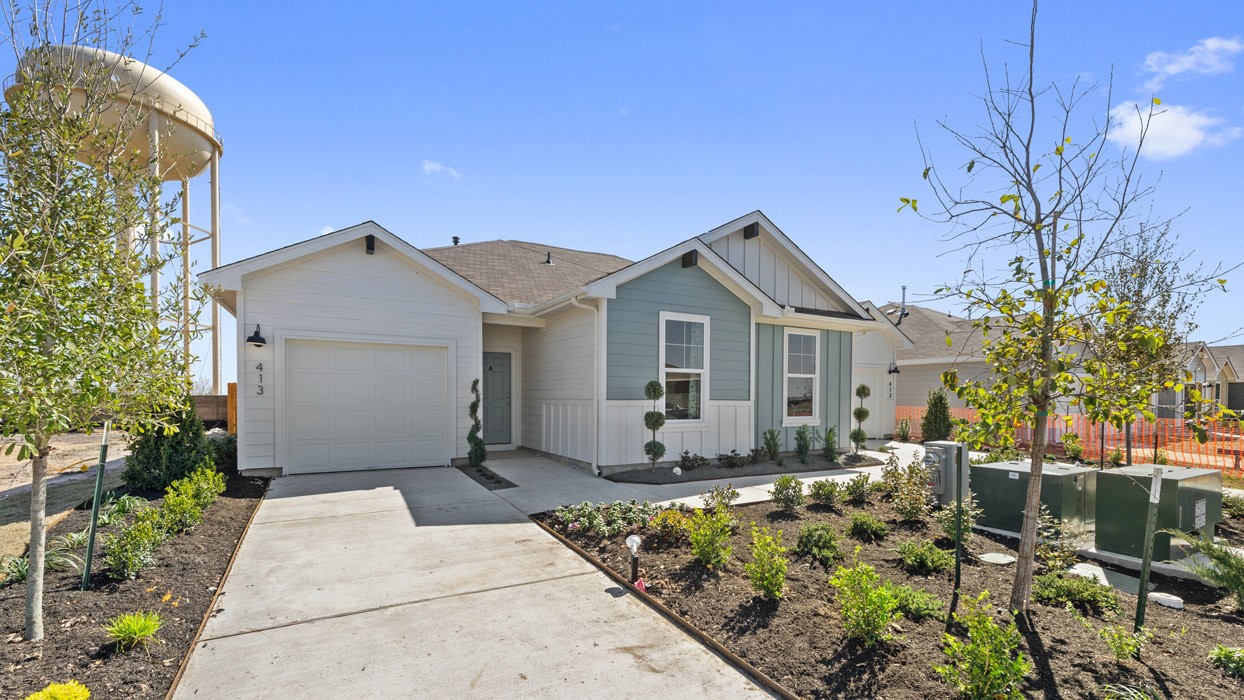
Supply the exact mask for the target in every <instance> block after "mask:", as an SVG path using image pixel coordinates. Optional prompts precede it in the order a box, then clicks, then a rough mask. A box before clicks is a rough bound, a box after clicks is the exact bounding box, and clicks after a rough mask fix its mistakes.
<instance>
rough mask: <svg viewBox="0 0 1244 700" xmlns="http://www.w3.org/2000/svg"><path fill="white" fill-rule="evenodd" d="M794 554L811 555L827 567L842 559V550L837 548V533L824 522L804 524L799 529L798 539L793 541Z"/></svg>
mask: <svg viewBox="0 0 1244 700" xmlns="http://www.w3.org/2000/svg"><path fill="white" fill-rule="evenodd" d="M795 554H798V555H800V556H805V557H812V558H813V559H815V560H817V561H818V562H820V563H821V566H823V567H825V568H826V569H828V568H829V567H831V566H833V565H834V564H835V563H836V562H837V561H838V560H840V559H842V550H841V549H839V548H838V533H836V532H834V528H833V527H831V526H829V525H827V524H825V523H813V524H811V525H804V526H803V529H801V530H800V531H799V540H798V541H797V542H796V543H795Z"/></svg>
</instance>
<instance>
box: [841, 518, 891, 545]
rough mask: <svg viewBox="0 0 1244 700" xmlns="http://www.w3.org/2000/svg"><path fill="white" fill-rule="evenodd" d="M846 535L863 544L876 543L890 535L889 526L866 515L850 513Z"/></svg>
mask: <svg viewBox="0 0 1244 700" xmlns="http://www.w3.org/2000/svg"><path fill="white" fill-rule="evenodd" d="M847 534H848V535H850V536H852V537H854V538H855V539H857V540H861V541H863V542H876V541H877V540H880V539H885V536H886V535H888V534H890V526H889V525H886V524H885V521H883V520H878V519H877V518H875V517H873V516H872V515H869V514H868V513H852V514H851V524H850V525H848V526H847Z"/></svg>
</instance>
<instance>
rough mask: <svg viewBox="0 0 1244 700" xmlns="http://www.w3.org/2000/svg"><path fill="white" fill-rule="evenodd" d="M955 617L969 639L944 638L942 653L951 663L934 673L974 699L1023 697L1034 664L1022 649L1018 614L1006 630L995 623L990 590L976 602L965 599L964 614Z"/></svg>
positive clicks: (965, 695)
mask: <svg viewBox="0 0 1244 700" xmlns="http://www.w3.org/2000/svg"><path fill="white" fill-rule="evenodd" d="M954 618H955V621H957V622H958V623H959V624H960V625H962V626H963V627H964V628H965V629H966V631H967V639H966V640H961V639H959V638H957V637H954V636H952V635H949V634H946V635H943V638H942V640H943V646H942V653H943V654H945V655H946V661H947V663H946V665H944V666H934V667H933V670H934V671H936V672H937V674H938V675H939V676H941V677H942V680H944V681H946V682H947V683H949V684H950V685H952V686H954V687H955V689H956V690H958V691H959V693H960V694H962V695H963V696H964V697H966V698H971V699H972V700H1000V699H1003V698H1005V699H1007V700H1010V699H1011V698H1022V697H1023V695H1022V694H1021V693H1020V685H1021V684H1023V682H1024V676H1027V675H1028V672H1029V671H1031V670H1032V664H1030V663H1029V662H1028V659H1027V658H1026V657H1025V656H1024V654H1023V652H1021V651H1020V649H1019V642H1020V636H1019V630H1017V629H1016V628H1015V618H1014V615H1012V617H1011V620H1010V621H1009V622H1008V623H1007V625H1006V626H1005V627H1003V626H1000V625H999V624H998V623H997V622H995V621H994V619H993V616H992V615H991V614H990V612H989V592H988V591H986V592H984V593H981V594H980V596H979V597H978V598H977V599H976V600H975V601H972V600H971V599H970V598H969V599H967V600H965V601H964V602H963V612H962V613H955V615H954Z"/></svg>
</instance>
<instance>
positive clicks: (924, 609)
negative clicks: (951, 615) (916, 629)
mask: <svg viewBox="0 0 1244 700" xmlns="http://www.w3.org/2000/svg"><path fill="white" fill-rule="evenodd" d="M881 585H882V587H884V588H886V589H887V590H888V591H889V592H890V595H892V596H894V602H895V604H896V605H897V606H898V611H899V612H900V613H902V615H903V617H905V618H907V619H908V620H911V621H912V622H920V621H922V620H941V619H944V618H945V615H944V614H943V613H942V601H941V600H939V599H938V597H937V596H935V595H933V594H932V593H929V592H928V591H925V590H922V589H919V588H912V587H911V586H906V585H902V584H898V583H894V582H892V581H884V582H882V584H881Z"/></svg>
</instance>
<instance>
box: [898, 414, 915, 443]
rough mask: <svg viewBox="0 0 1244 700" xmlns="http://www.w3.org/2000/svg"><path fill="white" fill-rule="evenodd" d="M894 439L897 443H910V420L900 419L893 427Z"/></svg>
mask: <svg viewBox="0 0 1244 700" xmlns="http://www.w3.org/2000/svg"><path fill="white" fill-rule="evenodd" d="M894 439H895V440H898V441H899V442H911V419H910V418H900V419H899V421H898V423H896V424H895V426H894Z"/></svg>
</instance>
